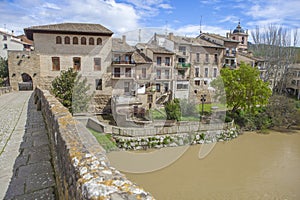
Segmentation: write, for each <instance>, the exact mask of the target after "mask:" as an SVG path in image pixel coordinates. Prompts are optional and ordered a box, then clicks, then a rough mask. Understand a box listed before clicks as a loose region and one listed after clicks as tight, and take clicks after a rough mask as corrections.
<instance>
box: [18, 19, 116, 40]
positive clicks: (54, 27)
mask: <svg viewBox="0 0 300 200" xmlns="http://www.w3.org/2000/svg"><path fill="white" fill-rule="evenodd" d="M24 32H25V34H26V36H27V37H28V38H29V39H32V35H33V32H37V33H73V34H76V33H77V34H89V35H91V34H105V35H112V34H113V32H112V31H111V30H109V29H107V28H106V27H104V26H102V25H100V24H87V23H61V24H49V25H42V26H31V27H29V28H25V29H24Z"/></svg>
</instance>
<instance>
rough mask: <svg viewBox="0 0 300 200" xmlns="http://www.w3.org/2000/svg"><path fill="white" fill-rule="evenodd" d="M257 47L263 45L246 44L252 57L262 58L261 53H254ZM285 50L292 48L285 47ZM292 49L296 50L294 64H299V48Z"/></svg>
mask: <svg viewBox="0 0 300 200" xmlns="http://www.w3.org/2000/svg"><path fill="white" fill-rule="evenodd" d="M257 45H263V44H252V43H250V42H249V43H248V47H249V51H251V52H252V53H253V55H255V56H257V57H264V56H263V53H259V52H256V49H257ZM286 48H292V47H286ZM293 48H296V51H297V57H296V63H300V47H293Z"/></svg>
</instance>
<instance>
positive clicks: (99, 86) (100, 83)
mask: <svg viewBox="0 0 300 200" xmlns="http://www.w3.org/2000/svg"><path fill="white" fill-rule="evenodd" d="M95 81H96V90H102V79H96V80H95Z"/></svg>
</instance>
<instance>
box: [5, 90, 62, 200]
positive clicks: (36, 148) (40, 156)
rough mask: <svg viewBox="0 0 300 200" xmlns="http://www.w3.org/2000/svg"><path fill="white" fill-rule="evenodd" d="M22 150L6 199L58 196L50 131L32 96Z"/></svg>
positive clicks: (15, 165) (52, 197)
mask: <svg viewBox="0 0 300 200" xmlns="http://www.w3.org/2000/svg"><path fill="white" fill-rule="evenodd" d="M19 152H20V154H19V156H18V157H17V158H16V160H15V164H14V167H13V176H12V178H11V181H10V184H9V187H8V190H7V192H6V195H5V198H4V199H43V200H44V199H53V200H54V199H56V195H55V193H56V192H55V191H56V187H55V178H54V170H53V167H52V164H51V155H50V148H49V140H48V134H47V130H46V127H45V123H44V120H43V116H42V114H41V112H40V111H37V110H36V106H35V105H34V103H33V96H31V98H30V99H29V102H28V112H27V121H26V128H25V133H24V135H23V141H22V143H21V145H20V148H19Z"/></svg>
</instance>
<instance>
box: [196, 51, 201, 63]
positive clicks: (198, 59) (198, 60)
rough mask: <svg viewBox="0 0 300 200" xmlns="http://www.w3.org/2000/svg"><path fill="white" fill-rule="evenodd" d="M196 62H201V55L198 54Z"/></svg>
mask: <svg viewBox="0 0 300 200" xmlns="http://www.w3.org/2000/svg"><path fill="white" fill-rule="evenodd" d="M196 62H200V53H196Z"/></svg>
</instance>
